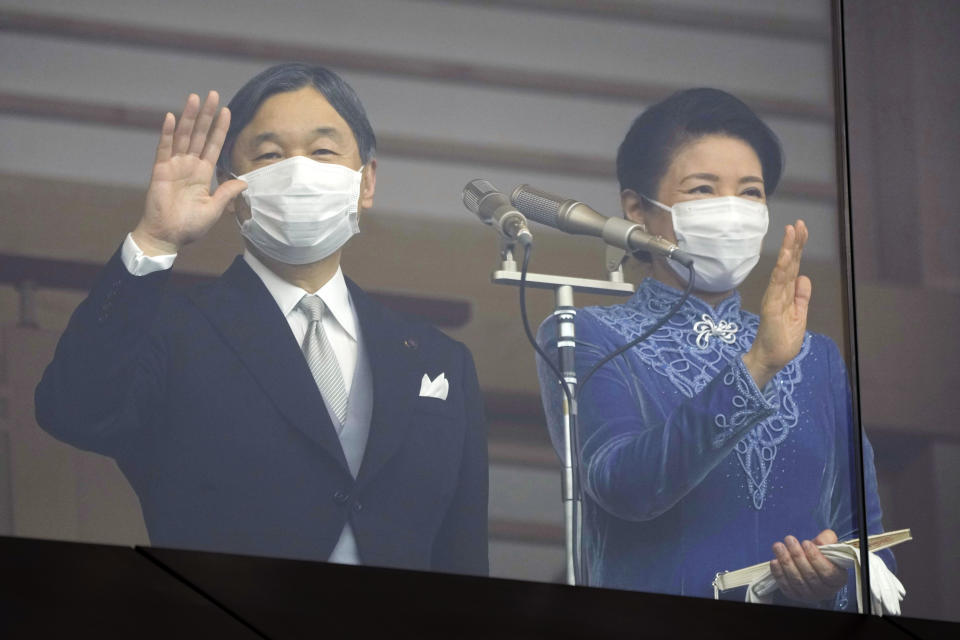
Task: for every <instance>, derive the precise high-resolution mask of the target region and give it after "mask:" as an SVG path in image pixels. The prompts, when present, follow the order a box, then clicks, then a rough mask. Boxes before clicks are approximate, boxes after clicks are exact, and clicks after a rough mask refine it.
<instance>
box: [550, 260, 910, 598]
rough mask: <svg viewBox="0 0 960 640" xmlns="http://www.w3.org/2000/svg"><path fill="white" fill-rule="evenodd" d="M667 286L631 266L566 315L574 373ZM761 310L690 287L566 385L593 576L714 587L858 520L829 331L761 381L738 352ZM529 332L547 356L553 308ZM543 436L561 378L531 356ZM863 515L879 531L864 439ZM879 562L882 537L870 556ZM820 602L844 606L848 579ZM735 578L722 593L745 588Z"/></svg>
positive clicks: (611, 582)
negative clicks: (788, 539)
mask: <svg viewBox="0 0 960 640" xmlns="http://www.w3.org/2000/svg"><path fill="white" fill-rule="evenodd" d="M680 295H681V293H680V292H679V291H677V290H676V289H673V288H672V287H669V286H667V285H665V284H663V283H661V282H659V281H657V280H653V279H647V280H645V281H644V282H643V283H642V284H641V285H640V287H639V288H638V290H637V292H636V293H635V294H634V295H633V296H632V297H631V298H630V299H629V301H627V302H626V303H625V304H620V305H614V306H609V307H588V308H584V309H581V310H579V312H578V314H577V317H576V337H577V348H576V359H577V367H576V368H577V372H578V376H579V377H580V378H581V379H582V377H583V376H584V374H585V373H586V372H587V371H588V370H589V369H590V368H592V366H593V365H594V364H595V363H596V362H597V361H599V360H600V359H601V358H602V357H603V356H605V355H606V354H608V353H610V352H611V351H613V350H614V349H616V348H618V347H620V346H622V345H624V344H626V343H627V342H628V341H630V340H632V339H634V338H635V337H637V336H638V335H640V334H641V333H642V332H643V331H644V330H645V329H646V328H648V327H650V326H651V325H652V324H654V323H655V322H656V321H657V319H659V318H660V317H662V316H663V315H664V314H665V313H666V312H667V310H668V309H669V308H670V306H671V305H673V304H674V303H675V302H676V301H677V299H678V298H679V297H680ZM758 324H759V317H758V316H756V315H755V314H752V313H750V312H748V311H745V310H743V309H742V308H741V307H740V296H739V294H737V293H734V294H733V295H731V296H730V297H728V298H727V299H725V300H723V301H722V302H721V303H720V304H719V305H718V306H717V307H716V308H713V307H711V306H710V305H708V304H707V303H705V302H703V301H702V300H699V299H697V298H695V297H692V296H691V297H690V298H689V299H688V300H687V302H686V303H684V306H683V307H682V308H681V309H680V311H679V312H678V313H677V314H676V315H675V316H674V317H673V318H671V319H670V320H669V321H668V322H667V324H666V325H664V326H663V327H661V328H660V329H659V330H657V331H656V332H655V333H654V334H653V335H652V336H651V337H650V338H649V339H647V340H646V341H644V342H642V343H641V344H640V345H638V346H636V347H634V348H632V349H631V350H629V351H628V352H627V353H625V354H624V355H622V356H618V357H617V358H615V359H614V360H612V361H610V362H609V363H608V364H606V365H604V366H603V367H602V368H601V369H600V370H598V371H597V373H596V374H594V376H593V378H592V379H591V380H590V381H589V382H588V383H587V385H586V386H585V387H584V390H583V392H582V394H581V397H580V402H579V410H580V425H579V426H580V441H581V455H582V468H581V477H582V479H583V483H582V485H583V492H584V516H583V520H584V524H583V530H584V541H583V550H584V558H585V561H586V566H587V572H588V581H589V584H591V585H596V586H604V587H614V588H623V589H636V590H641V591H651V592H659V593H671V594H681V595H691V596H703V597H713V589H712V586H711V584H712V581H713V578H714V575H715V574H716V572H718V571H722V570H733V569H739V568H742V567H746V566H748V565H752V564H756V563H759V562H764V561H767V560H770V559H771V558H772V557H773V552H772V550H771V545H772V544H773V543H774V542H776V541H778V540H783V538H784V536H786V535H794V536H796V537H797V538H799V539H801V540H803V539H812V538H813V537H815V536H816V535H817V534H818V533H819V532H820V531H822V530H823V529H828V528H829V529H833V530H834V531H836V533H837V535H838V536H839V537H840V539H841V540H844V539H847V538H850V537H853V536H855V535H856V532H857V529H856V522H857V518H856V509H857V507H856V499H855V490H854V487H855V484H854V465H853V459H854V458H853V456H854V455H855V448H854V447H853V446H852V438H853V431H852V428H851V406H850V388H849V383H848V380H847V372H846V369H845V367H844V363H843V359H842V358H841V356H840V353H839V350H838V349H837V347H836V345H835V344H834V343H833V341H831V340H830V339H829V338H827V337H825V336H822V335H818V334H814V333H809V332H808V333H807V334H806V336H805V338H804V341H803V346H802V348H801V350H800V353H799V354H798V355H797V357H796V358H794V359H793V360H792V361H791V362H790V363H789V364H788V365H787V366H786V367H784V368H783V369H782V370H781V371H780V372H779V373H778V374H777V375H776V376H775V377H774V379H773V380H772V381H771V382H770V383H769V384H768V385H767V386H766V387H765V388H764V389H762V390H761V389H759V388H757V386H756V384H755V383H754V381H753V379H752V377H751V376H750V374H749V372H748V371H747V369H746V367H745V366H744V364H743V362H742V360H741V356H742V355H743V354H744V353H746V352H747V350H748V349H749V348H750V345H751V344H752V343H753V340H754V337H755V336H756V332H757V326H758ZM538 339H539V342H540V344H541V345H542V346H544V347H545V349H546V350H547V352H548V354H550V355H551V357H552V358H554V362H556V327H555V325H554V320H553V319H552V318H550V319H548V320H547V321H545V322H544V324H543V325H542V326H541V327H540V333H539V338H538ZM538 372H539V375H540V383H541V389H542V390H543V400H544V407H545V410H546V413H547V417H548V426H549V429H550V437H551V439H552V440H553V444H554V447H555V448H556V449H557V451H558V452H559V451H561V450H562V448H561V447H562V443H563V426H562V419H561V415H560V409H559V407H560V396H561V390H560V388H559V385H558V383H557V381H556V377H555V376H554V374H553V373H552V372H551V371H550V370H549V369H548V368H547V367H546V365H544V364H543V362H540V361H539V358H538ZM864 453H865V461H866V464H865V486H866V492H867V516H868V518H867V520H868V529H869V531H870V533H877V532H879V531H881V530H882V529H881V523H880V516H881V512H880V503H879V499H878V497H877V485H876V473H875V470H874V465H873V451H872V449H871V447H870V444H869V442H866V441H865V442H864ZM884 559H885V560H886V561H887V562H888V564H892V555H890V554H889V552H888V553H887V554H886V557H885V558H884ZM848 587H849V588H846V589H842V590H841V592H840V593H838V594H837V597H836V598H834V599H833V600H831V601H830V602H826V603H823V605H824V606H827V607H830V608H854V609H855V608H856V601H855V600H856V599H855V598H854V597H853V594H854V591H852V589H853V582H851V583H850V585H849V586H848ZM743 595H744V594H743V590H742V589H741V590H736V591H734V592H729V593H728V594H727V597H731V598H735V599H740V600H742V599H743Z"/></svg>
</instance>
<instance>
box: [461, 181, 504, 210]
mask: <svg viewBox="0 0 960 640" xmlns="http://www.w3.org/2000/svg"><path fill="white" fill-rule="evenodd" d="M496 190H497V188H496V187H495V186H493V184H492V183H491V182H489V181H487V180H482V179H480V178H477V179H476V180H471V181H470V182H468V183H467V186H465V187H464V188H463V205H464V206H465V207H466V208H467V209H469V210H470V211H472V212H473V213H479V211H480V200H481V199H482V198H483V196H485V195H487V194H488V193H492V192H495V191H496Z"/></svg>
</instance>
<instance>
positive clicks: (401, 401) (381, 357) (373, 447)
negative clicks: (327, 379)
mask: <svg viewBox="0 0 960 640" xmlns="http://www.w3.org/2000/svg"><path fill="white" fill-rule="evenodd" d="M347 286H348V288H349V289H350V297H351V299H352V300H353V303H354V307H355V309H356V311H357V317H358V318H359V320H360V328H361V330H362V332H363V340H364V342H365V343H366V347H367V354H368V358H369V362H370V369H371V372H372V377H373V413H372V417H371V418H370V436H369V438H368V440H367V447H366V451H365V452H364V454H363V463H362V464H361V465H360V473H359V475H358V477H357V485H358V487H361V486H363V485H364V484H366V483H367V482H369V481H370V479H371V478H373V477H375V476H376V474H377V473H378V472H379V471H380V469H382V468H383V466H384V464H386V462H387V461H388V460H389V459H390V457H391V456H393V454H394V453H396V452H397V450H398V449H399V448H400V446H401V445H402V444H403V442H404V439H405V438H406V433H407V430H408V429H409V428H410V419H411V416H410V412H411V405H412V404H413V402H414V401H415V400H416V398H417V396H418V395H419V393H420V377H421V376H422V375H423V373H424V371H426V369H425V368H424V365H423V361H422V359H421V357H420V354H419V352H418V350H417V349H416V348H411V345H416V343H415V342H411V341H409V340H408V338H409V337H410V336H409V335H408V334H407V333H406V325H405V323H404V321H403V320H402V318H400V317H398V316H397V315H396V314H394V313H392V312H390V311H389V310H387V309H385V308H384V307H382V306H381V305H379V304H377V303H376V302H374V301H373V300H371V299H370V298H369V297H368V296H367V295H366V294H365V293H364V292H363V291H362V290H361V289H360V288H359V287H358V286H357V285H356V284H354V283H353V282H352V281H351V280H349V279H348V280H347Z"/></svg>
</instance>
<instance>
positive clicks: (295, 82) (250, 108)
mask: <svg viewBox="0 0 960 640" xmlns="http://www.w3.org/2000/svg"><path fill="white" fill-rule="evenodd" d="M308 84H309V85H312V86H313V88H314V89H316V90H317V91H319V92H320V93H322V94H323V97H324V98H326V99H327V102H329V103H330V106H331V107H333V108H334V109H335V110H336V111H337V113H339V114H340V117H342V118H343V119H344V120H345V121H346V122H347V124H348V125H349V126H350V130H351V131H352V132H353V137H354V139H355V140H356V141H357V148H358V149H359V150H360V160H361V161H362V162H363V163H364V164H367V162H369V161H370V159H371V158H373V157H374V155H375V154H376V150H377V138H376V136H375V135H374V133H373V127H371V126H370V120H368V119H367V112H366V111H365V110H364V108H363V104H362V103H361V102H360V98H359V97H358V96H357V92H356V91H354V90H353V87H351V86H350V85H349V84H347V83H346V81H344V79H343V78H341V77H340V76H338V75H337V74H336V73H334V72H333V71H330V70H329V69H327V68H326V67H320V66H315V65H308V64H305V63H303V62H285V63H283V64H278V65H275V66H273V67H270V68H269V69H266V70H264V71H261V72H260V73H258V74H257V75H256V76H254V77H253V78H251V79H250V80H249V81H247V84H245V85H243V87H241V88H240V90H239V91H237V93H236V94H235V95H234V96H233V99H232V100H230V104H229V105H227V106H228V107H229V109H230V129H229V131H227V137H226V139H225V140H224V141H223V149H222V150H221V152H220V158H219V159H218V160H217V168H218V169H220V170H221V171H223V172H224V173H228V172H229V171H230V156H231V154H232V153H233V145H234V144H235V143H236V141H237V135H239V133H240V132H241V131H242V130H243V128H244V127H246V126H247V125H248V124H250V121H251V120H253V117H254V116H255V115H256V114H257V110H258V109H259V108H260V105H261V104H263V102H264V100H266V99H267V98H269V97H270V96H272V95H275V94H277V93H285V92H287V91H296V90H297V89H302V88H303V87H305V86H307V85H308Z"/></svg>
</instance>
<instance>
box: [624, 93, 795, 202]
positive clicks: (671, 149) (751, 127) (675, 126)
mask: <svg viewBox="0 0 960 640" xmlns="http://www.w3.org/2000/svg"><path fill="white" fill-rule="evenodd" d="M711 134H717V135H727V136H731V137H733V138H739V139H741V140H743V141H744V142H746V143H747V144H749V145H750V146H751V147H753V150H754V151H755V152H756V154H757V157H758V158H759V159H760V165H761V167H762V168H763V182H764V189H765V191H766V193H767V195H771V194H772V193H773V192H774V190H775V189H776V188H777V183H778V182H780V175H781V174H782V173H783V151H782V150H781V148H780V141H779V140H778V139H777V135H776V134H775V133H774V132H773V131H772V130H771V129H770V127H768V126H767V125H766V124H764V122H763V121H762V120H760V118H759V117H757V114H755V113H754V112H753V110H751V109H750V107H748V106H747V105H745V104H744V103H743V102H741V101H740V100H739V99H737V98H735V97H734V96H732V95H730V94H729V93H727V92H725V91H720V90H719V89H709V88H702V89H687V90H685V91H678V92H677V93H674V94H673V95H672V96H670V97H669V98H667V99H665V100H663V101H662V102H658V103H657V104H655V105H653V106H652V107H650V108H648V109H647V110H646V111H644V112H643V113H641V114H640V115H639V116H638V117H637V119H636V120H634V121H633V125H632V126H631V127H630V131H628V132H627V135H626V137H625V138H624V139H623V142H621V143H620V149H619V150H618V151H617V179H618V180H619V181H620V190H621V191H622V190H624V189H632V190H634V191H636V192H637V193H639V194H640V195H643V196H646V197H648V198H656V197H657V191H658V187H659V186H660V181H661V180H662V179H663V177H664V175H666V173H667V169H668V168H669V167H670V163H671V162H672V161H673V158H674V156H675V155H676V154H677V152H678V151H679V150H680V149H681V148H682V147H683V146H684V145H686V144H688V143H690V142H693V141H694V140H696V139H698V138H700V137H702V136H705V135H711Z"/></svg>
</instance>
